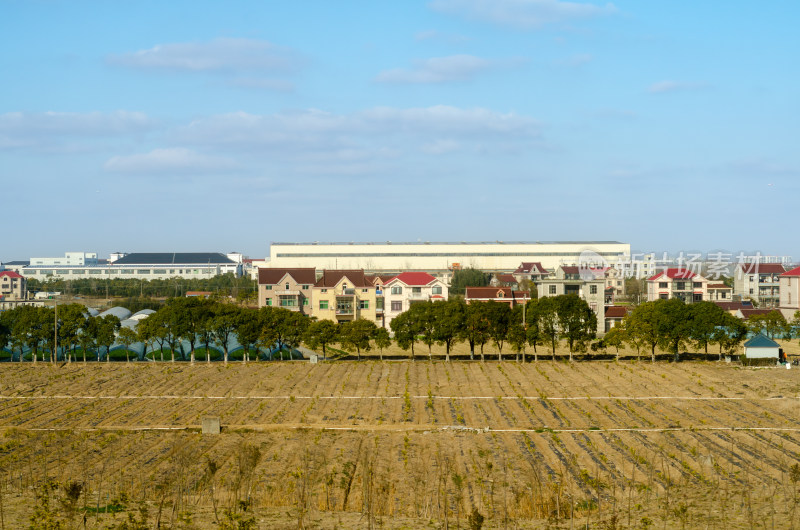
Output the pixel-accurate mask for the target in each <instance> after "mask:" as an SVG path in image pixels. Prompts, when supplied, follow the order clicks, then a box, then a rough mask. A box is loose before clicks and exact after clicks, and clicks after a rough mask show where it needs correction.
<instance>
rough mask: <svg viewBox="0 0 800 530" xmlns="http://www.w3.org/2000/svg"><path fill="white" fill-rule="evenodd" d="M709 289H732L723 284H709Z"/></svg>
mask: <svg viewBox="0 0 800 530" xmlns="http://www.w3.org/2000/svg"><path fill="white" fill-rule="evenodd" d="M708 288H709V289H733V287H728V286H727V285H725V284H724V283H709V284H708Z"/></svg>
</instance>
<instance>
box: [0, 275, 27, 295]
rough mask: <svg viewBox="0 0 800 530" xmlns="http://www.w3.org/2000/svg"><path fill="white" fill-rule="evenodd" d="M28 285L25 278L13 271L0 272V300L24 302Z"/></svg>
mask: <svg viewBox="0 0 800 530" xmlns="http://www.w3.org/2000/svg"><path fill="white" fill-rule="evenodd" d="M27 298H28V283H27V282H26V280H25V277H24V276H22V275H21V274H19V273H16V272H14V271H0V300H4V301H8V300H26V299H27Z"/></svg>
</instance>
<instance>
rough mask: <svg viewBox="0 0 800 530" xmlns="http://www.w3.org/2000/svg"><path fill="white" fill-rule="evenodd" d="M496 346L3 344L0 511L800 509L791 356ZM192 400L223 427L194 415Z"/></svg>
mask: <svg viewBox="0 0 800 530" xmlns="http://www.w3.org/2000/svg"><path fill="white" fill-rule="evenodd" d="M462 351H463V350H462ZM440 353H441V352H440ZM487 353H488V350H487ZM493 353H494V354H496V352H493ZM540 353H541V350H540ZM375 354H377V352H370V359H374V357H373V355H375ZM421 354H424V355H421ZM494 354H493V357H492V359H493V360H491V361H488V360H487V362H480V361H475V362H469V361H459V362H451V363H445V362H441V361H435V362H429V361H428V360H427V348H425V349H424V350H422V349H421V350H419V351H418V360H417V361H414V362H411V361H384V362H381V361H378V360H367V361H363V362H349V361H348V362H324V363H320V364H316V365H312V364H309V363H306V362H270V363H266V362H251V363H248V364H246V365H244V364H242V363H230V364H228V365H227V366H225V365H222V364H219V363H217V364H214V363H212V364H206V363H196V364H194V365H190V364H188V363H174V364H173V363H131V364H125V363H88V364H83V363H72V364H59V365H50V364H46V363H37V364H36V365H34V364H32V363H24V364H21V365H20V364H6V363H3V365H2V366H0V377H1V378H0V506H2V508H0V519H2V522H3V524H4V525H5V526H4V528H18V527H21V526H29V525H31V524H33V525H34V527H37V526H36V525H37V524H38V525H39V526H44V524H43V523H42V521H43V520H44V519H45V518H47V517H49V518H50V519H52V520H61V521H63V522H64V523H65V524H66V525H67V527H75V528H82V527H83V526H84V515H85V516H86V520H85V525H86V527H87V528H109V527H127V528H137V526H132V525H133V524H134V523H135V522H141V524H142V525H141V526H140V527H143V528H155V527H156V526H157V525H159V524H160V527H161V528H166V527H172V528H214V527H222V528H225V527H232V528H235V527H247V524H246V523H247V521H250V520H251V518H252V524H253V525H254V526H252V527H255V528H298V527H306V528H316V527H319V528H334V527H337V528H370V527H385V528H422V527H430V528H439V527H445V526H448V527H449V526H450V525H458V526H461V527H467V528H468V527H469V526H468V522H467V517H468V516H469V514H471V513H472V512H473V510H475V511H476V512H477V513H480V514H481V515H482V516H483V517H485V522H484V525H483V527H484V528H500V527H518V528H520V527H521V528H540V527H556V528H558V527H560V528H570V527H571V526H577V525H581V526H583V527H585V526H586V525H587V524H588V526H589V527H596V528H614V527H619V528H641V527H647V526H648V525H650V524H652V525H654V526H658V527H668V528H676V527H685V528H694V527H703V528H705V527H708V528H723V527H725V528H751V527H754V526H774V527H778V528H787V527H789V526H791V525H792V524H793V523H794V522H795V520H796V519H797V518H798V517H800V513H797V512H798V510H797V501H798V486H800V484H798V482H800V465H798V467H797V468H795V471H792V468H793V466H795V465H797V464H798V463H799V462H800V421H799V420H800V408H799V405H800V370H798V369H797V368H796V367H795V368H794V369H792V370H786V369H785V368H775V367H770V368H743V367H740V366H737V365H736V364H733V363H731V364H729V363H725V362H716V361H714V362H711V361H708V362H697V361H692V362H680V363H667V362H658V363H656V364H652V363H650V362H649V360H648V361H644V360H642V361H640V362H636V361H635V360H630V361H628V360H625V361H621V362H616V361H592V362H573V363H568V362H566V361H564V360H560V361H555V362H554V361H551V360H543V357H541V356H540V357H539V360H538V362H531V358H530V357H529V358H528V359H527V360H528V362H526V363H524V364H523V363H518V362H515V361H514V356H513V354H512V355H509V356H504V358H505V361H504V362H499V361H497V360H494V359H496V355H494ZM628 357H631V358H632V357H633V356H628V355H626V356H623V358H628ZM488 358H489V357H487V359H488ZM559 358H560V359H565V358H566V354H565V352H561V355H560V356H559ZM206 416H216V417H219V418H220V419H221V424H222V433H221V434H220V435H204V434H202V433H201V430H200V425H201V422H202V418H203V417H206ZM73 482H75V483H78V484H80V485H81V487H82V489H81V492H80V495H79V496H78V498H77V500H76V501H75V502H74V503H72V504H70V502H69V498H68V496H67V495H66V493H65V491H66V489H65V486H66V485H68V484H70V483H73ZM46 484H53V485H52V486H51V487H50V488H49V489H47V490H45V489H43V486H44V485H46ZM45 491H46V492H47V495H45ZM45 499H47V500H48V501H49V504H47V508H46V509H45V508H44V507H43V506H44V505H45V504H46V503H45ZM109 507H112V509H113V508H114V507H117V508H118V510H119V511H118V513H115V514H112V513H108V511H109ZM104 509H105V510H104ZM32 518H33V519H32ZM131 518H132V519H131ZM131 521H133V522H131ZM123 523H124V524H126V525H128V526H120V525H122V524H123ZM226 525H227V526H226Z"/></svg>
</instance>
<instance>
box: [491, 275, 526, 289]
mask: <svg viewBox="0 0 800 530" xmlns="http://www.w3.org/2000/svg"><path fill="white" fill-rule="evenodd" d="M489 285H491V286H493V287H511V288H512V289H519V282H518V281H517V277H516V276H514V275H513V274H501V273H496V274H493V275H492V280H491V281H490V282H489Z"/></svg>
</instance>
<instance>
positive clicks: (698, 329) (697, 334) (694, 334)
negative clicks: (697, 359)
mask: <svg viewBox="0 0 800 530" xmlns="http://www.w3.org/2000/svg"><path fill="white" fill-rule="evenodd" d="M688 307H689V312H690V314H691V323H692V327H691V331H690V337H691V339H692V341H694V343H695V344H696V345H697V347H698V348H703V351H704V352H705V353H706V355H707V354H708V343H709V342H713V341H714V338H715V332H716V331H717V329H718V327H719V326H722V325H723V324H724V322H723V319H724V315H725V314H726V313H725V310H724V309H722V308H721V307H720V306H718V305H717V304H715V303H714V302H709V301H702V302H696V303H694V304H692V305H690V306H688Z"/></svg>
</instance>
